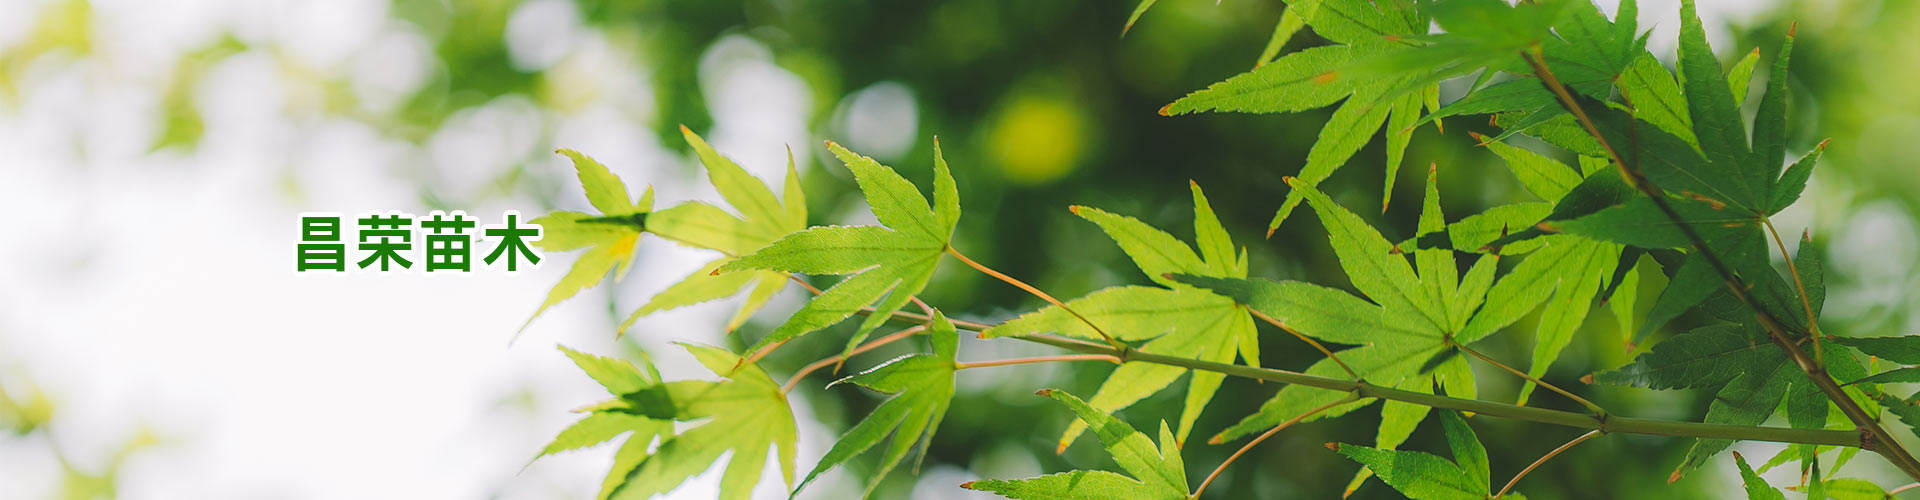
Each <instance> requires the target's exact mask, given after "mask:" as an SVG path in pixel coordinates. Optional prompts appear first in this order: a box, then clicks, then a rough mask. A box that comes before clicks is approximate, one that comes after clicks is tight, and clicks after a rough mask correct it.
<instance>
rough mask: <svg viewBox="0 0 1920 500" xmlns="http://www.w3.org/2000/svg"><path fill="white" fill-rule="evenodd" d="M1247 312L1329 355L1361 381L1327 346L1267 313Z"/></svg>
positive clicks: (1250, 310)
mask: <svg viewBox="0 0 1920 500" xmlns="http://www.w3.org/2000/svg"><path fill="white" fill-rule="evenodd" d="M1247 312H1248V313H1251V314H1253V317H1255V318H1260V321H1265V322H1267V324H1270V325H1273V326H1275V327H1279V328H1280V329H1281V330H1283V331H1286V332H1287V333H1290V334H1293V336H1294V337H1295V338H1299V339H1300V340H1301V341H1302V342H1306V343H1307V345H1310V346H1313V348H1314V349H1318V350H1319V351H1320V354H1325V355H1327V359H1331V360H1333V364H1336V365H1340V369H1341V370H1346V372H1347V376H1349V377H1353V379H1354V380H1360V374H1359V373H1355V372H1354V371H1353V368H1352V367H1349V366H1347V362H1345V361H1341V360H1340V357H1339V356H1335V355H1333V351H1331V350H1328V349H1327V346H1324V345H1320V342H1319V341H1315V340H1313V338H1312V337H1308V336H1306V335H1303V334H1301V333H1300V332H1297V331H1294V330H1293V329H1292V328H1289V327H1287V325H1286V324H1284V323H1281V322H1280V321H1279V320H1276V319H1273V317H1272V316H1268V315H1266V313H1263V312H1260V311H1257V310H1254V309H1253V308H1251V307H1249V308H1247Z"/></svg>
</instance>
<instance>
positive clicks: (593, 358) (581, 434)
mask: <svg viewBox="0 0 1920 500" xmlns="http://www.w3.org/2000/svg"><path fill="white" fill-rule="evenodd" d="M560 351H561V352H563V353H566V355H567V357H568V358H569V359H572V360H573V362H574V364H575V365H577V366H579V367H580V369H581V370H582V371H584V372H586V373H587V375H588V376H589V377H592V378H593V379H594V381H596V382H599V383H600V385H601V387H605V388H606V389H607V392H609V393H613V394H614V395H616V396H617V395H620V394H627V393H632V392H637V391H640V390H642V389H645V388H647V387H650V386H653V385H655V384H658V383H659V380H660V374H659V372H656V371H654V369H653V365H652V364H651V363H647V364H646V369H647V371H646V372H641V371H640V370H639V369H638V368H635V367H634V366H633V364H632V363H628V362H626V361H622V360H618V359H614V358H609V357H604V356H597V355H593V354H587V353H583V352H580V351H575V350H573V349H568V348H567V347H566V346H561V347H560ZM621 435H626V436H627V438H626V443H625V444H623V445H621V446H620V450H619V451H618V452H616V453H615V458H614V465H613V468H612V470H609V471H608V472H607V478H606V480H605V481H603V482H602V484H601V489H600V494H599V495H598V496H596V497H595V498H599V499H603V500H604V499H606V498H608V497H609V496H610V495H612V494H613V490H614V489H615V488H616V487H618V486H619V485H620V484H622V483H625V482H626V478H627V473H628V472H631V471H632V470H633V468H634V467H635V466H636V465H638V464H639V463H640V460H641V459H643V458H645V457H646V456H647V450H648V449H650V448H651V447H652V446H653V442H654V440H655V438H659V437H670V436H672V435H673V422H672V421H668V420H660V419H654V418H650V417H647V416H645V415H636V414H632V413H626V412H621V411H612V410H607V411H593V412H590V413H588V414H587V416H586V417H584V418H581V419H580V420H579V421H576V422H574V423H573V425H570V426H568V427H567V428H566V429H565V430H562V431H560V435H558V436H555V437H554V438H553V442H552V443H549V444H547V446H546V447H545V448H542V449H541V450H540V455H539V456H536V457H534V458H535V459H536V460H538V459H539V458H541V457H545V456H547V455H552V454H555V453H560V452H563V451H569V450H577V449H581V448H587V447H591V446H595V445H599V444H601V443H605V442H608V441H612V440H614V439H615V438H618V437H620V436H621Z"/></svg>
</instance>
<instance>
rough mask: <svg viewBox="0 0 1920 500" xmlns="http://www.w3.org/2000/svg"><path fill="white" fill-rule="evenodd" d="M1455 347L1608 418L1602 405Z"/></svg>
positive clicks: (1473, 352) (1489, 358) (1483, 355)
mask: <svg viewBox="0 0 1920 500" xmlns="http://www.w3.org/2000/svg"><path fill="white" fill-rule="evenodd" d="M1453 347H1454V348H1457V349H1460V352H1464V353H1467V354H1468V355H1470V356H1473V357H1476V358H1480V360H1481V361H1485V362H1487V364H1490V365H1493V366H1495V367H1497V368H1500V369H1502V370H1506V371H1507V373H1512V374H1514V376H1517V377H1520V378H1522V379H1525V380H1526V381H1528V382H1533V383H1534V384H1537V385H1539V386H1540V387H1545V388H1547V390H1549V391H1553V392H1557V393H1560V395H1561V396H1566V397H1567V399H1571V400H1573V401H1574V402H1575V403H1580V406H1585V407H1587V410H1588V411H1592V412H1593V414H1594V415H1597V416H1600V417H1601V418H1605V417H1606V415H1607V409H1606V408H1601V407H1600V405H1597V404H1594V403H1593V402H1592V401H1588V400H1587V398H1583V397H1580V396H1575V395H1574V394H1573V393H1571V392H1567V390H1566V389H1561V388H1560V387H1559V386H1555V385H1553V384H1549V383H1547V381H1545V380H1540V379H1539V378H1538V377H1535V376H1533V375H1528V374H1527V372H1523V371H1520V370H1517V369H1514V368H1513V367H1511V366H1507V365H1506V363H1501V362H1500V361H1498V360H1495V359H1493V358H1492V357H1489V356H1487V355H1485V354H1481V353H1480V351H1475V350H1473V349H1471V348H1468V347H1467V346H1464V345H1460V344H1454V345H1453Z"/></svg>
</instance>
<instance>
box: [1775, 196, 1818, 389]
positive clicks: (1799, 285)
mask: <svg viewBox="0 0 1920 500" xmlns="http://www.w3.org/2000/svg"><path fill="white" fill-rule="evenodd" d="M1760 225H1762V226H1766V228H1767V234H1768V235H1770V236H1773V245H1774V246H1776V247H1779V248H1780V258H1781V259H1784V260H1786V261H1787V272H1788V273H1792V274H1793V288H1794V290H1796V291H1798V292H1799V293H1800V307H1803V308H1806V312H1807V333H1808V334H1809V335H1811V336H1812V337H1813V338H1814V339H1815V340H1818V339H1819V338H1820V322H1819V321H1818V320H1816V319H1814V317H1813V298H1812V297H1811V296H1809V295H1807V284H1806V282H1805V281H1802V280H1801V279H1800V266H1799V265H1797V264H1794V262H1793V255H1792V254H1789V253H1787V242H1786V240H1782V239H1780V231H1779V230H1778V229H1774V227H1773V219H1770V218H1767V217H1761V218H1760ZM1803 251H1804V249H1803ZM1813 359H1815V360H1818V361H1821V362H1822V363H1821V364H1822V365H1824V364H1825V361H1826V358H1825V357H1824V356H1823V353H1822V352H1821V349H1820V342H1817V341H1816V342H1814V343H1813Z"/></svg>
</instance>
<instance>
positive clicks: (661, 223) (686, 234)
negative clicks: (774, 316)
mask: <svg viewBox="0 0 1920 500" xmlns="http://www.w3.org/2000/svg"><path fill="white" fill-rule="evenodd" d="M680 135H681V136H682V137H684V138H685V139H686V141H687V145H688V146H690V147H692V148H693V152H694V155H695V156H697V157H699V158H700V163H701V164H702V165H705V166H706V168H707V179H708V181H709V182H711V183H712V184H713V187H714V189H715V190H716V191H719V192H720V197H721V198H724V199H725V200H726V201H727V204H728V205H730V206H732V207H733V208H734V210H737V211H739V212H740V214H741V216H740V217H735V216H734V215H733V214H730V213H727V212H726V211H724V210H721V209H720V208H719V207H715V206H713V205H709V204H706V203H703V202H698V201H691V202H686V203H682V204H680V205H675V206H673V207H669V208H667V209H664V210H660V211H658V212H654V213H653V214H652V215H650V216H649V217H648V219H647V224H646V225H647V231H648V232H651V233H654V234H656V235H659V236H660V237H662V238H666V239H669V240H673V241H676V242H680V243H682V244H685V245H688V246H692V247H695V248H704V249H709V250H717V251H719V252H721V253H723V254H725V255H727V257H722V258H720V259H717V260H714V261H713V262H709V263H707V265H704V266H701V267H700V269H699V270H696V271H694V272H693V274H689V275H687V277H685V278H682V279H681V280H680V281H679V282H678V283H675V284H673V285H671V286H668V287H667V289H666V290H664V291H661V292H660V294H659V295H655V296H653V298H652V299H650V300H648V301H647V303H646V304H645V305H642V306H640V309H638V310H635V311H634V312H633V314H632V315H630V316H628V317H627V319H626V321H623V322H621V323H620V327H619V329H618V330H617V331H616V332H615V335H616V336H617V335H624V334H625V333H626V331H627V329H628V328H630V327H632V326H633V324H634V322H636V321H638V320H639V319H640V318H642V317H645V316H647V315H649V314H653V313H655V312H659V311H665V310H669V309H674V308H679V307H684V306H688V305H693V304H698V303H701V302H706V301H709V300H714V299H719V298H723V297H728V296H732V295H734V294H736V293H739V292H740V290H741V289H742V288H749V287H750V288H751V290H752V291H751V292H748V294H747V300H746V302H745V303H744V304H741V306H740V310H739V311H738V312H736V313H734V315H733V318H731V319H729V320H727V327H726V328H727V331H733V330H734V329H735V328H738V327H739V326H740V324H742V323H745V322H746V320H747V318H748V317H751V316H753V313H754V312H755V311H758V310H760V307H761V306H764V305H766V303H767V300H768V299H771V298H773V294H775V293H777V292H779V291H780V289H781V288H782V287H784V286H786V284H787V274H786V273H782V272H777V271H753V272H740V273H727V274H714V270H716V269H719V268H720V266H721V265H724V264H726V263H727V262H728V261H731V260H732V259H733V258H734V257H736V256H740V255H745V254H748V253H752V252H753V251H755V250H759V249H760V248H762V247H765V246H767V244H769V243H772V242H773V241H774V240H777V239H780V237H781V236H786V235H787V234H789V233H793V232H796V231H800V230H802V229H806V227H807V200H806V195H804V194H802V193H801V191H800V174H799V172H798V171H797V170H796V169H795V168H794V163H793V157H792V155H791V154H789V155H788V157H787V181H786V188H785V191H786V199H785V200H778V199H776V198H775V197H774V194H773V191H772V190H771V189H768V188H767V186H766V185H765V184H762V183H761V182H760V180H759V179H756V178H754V177H753V174H749V173H747V171H746V169H743V168H740V165H739V164H736V163H734V162H733V160H731V159H728V158H727V157H726V156H722V155H721V154H720V153H719V152H718V151H714V149H713V146H710V145H708V144H707V141H706V140H704V139H701V138H700V135H699V134H695V133H693V131H692V130H690V129H688V128H686V127H684V126H682V127H680Z"/></svg>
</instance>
